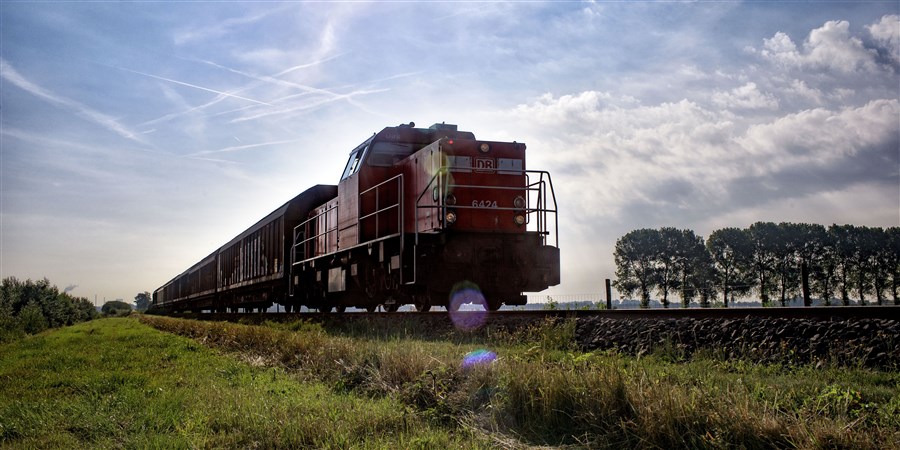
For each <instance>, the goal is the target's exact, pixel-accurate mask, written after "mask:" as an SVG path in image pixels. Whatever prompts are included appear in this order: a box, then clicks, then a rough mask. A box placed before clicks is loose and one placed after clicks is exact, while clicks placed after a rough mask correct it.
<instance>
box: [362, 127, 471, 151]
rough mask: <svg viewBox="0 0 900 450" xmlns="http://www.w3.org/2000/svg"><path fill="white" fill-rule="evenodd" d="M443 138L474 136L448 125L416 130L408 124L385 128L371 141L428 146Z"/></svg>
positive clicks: (467, 137) (468, 137)
mask: <svg viewBox="0 0 900 450" xmlns="http://www.w3.org/2000/svg"><path fill="white" fill-rule="evenodd" d="M443 137H450V138H454V139H475V134H474V133H472V132H471V131H459V130H458V128H457V126H456V125H453V124H449V123H436V124H434V125H432V126H430V127H428V128H416V124H415V123H414V122H410V123H408V124H400V125H398V126H396V127H386V128H384V129H383V130H381V131H380V132H378V133H375V136H374V137H373V140H375V141H389V142H410V143H418V144H422V145H428V144H430V143H432V142H434V141H436V140H438V139H440V138H443Z"/></svg>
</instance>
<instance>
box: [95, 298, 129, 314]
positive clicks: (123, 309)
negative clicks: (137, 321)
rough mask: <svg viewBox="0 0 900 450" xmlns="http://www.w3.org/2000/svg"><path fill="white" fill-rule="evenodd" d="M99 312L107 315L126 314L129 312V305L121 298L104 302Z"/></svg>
mask: <svg viewBox="0 0 900 450" xmlns="http://www.w3.org/2000/svg"><path fill="white" fill-rule="evenodd" d="M100 312H102V313H103V314H106V315H107V316H127V315H129V314H131V305H130V304H128V303H125V302H123V301H121V300H113V301H110V302H106V303H104V304H103V307H102V308H100Z"/></svg>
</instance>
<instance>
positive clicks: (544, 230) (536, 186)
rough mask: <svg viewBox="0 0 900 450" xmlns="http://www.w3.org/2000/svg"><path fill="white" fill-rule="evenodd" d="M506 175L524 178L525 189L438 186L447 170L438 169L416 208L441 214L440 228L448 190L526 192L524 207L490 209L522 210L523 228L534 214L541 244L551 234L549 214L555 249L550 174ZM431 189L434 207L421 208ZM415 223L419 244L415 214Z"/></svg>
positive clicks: (553, 194) (555, 206)
mask: <svg viewBox="0 0 900 450" xmlns="http://www.w3.org/2000/svg"><path fill="white" fill-rule="evenodd" d="M504 172H506V173H510V172H512V173H518V174H522V175H525V186H524V187H523V186H491V185H472V184H453V183H446V182H444V183H442V181H444V180H445V179H446V178H447V177H446V176H445V175H446V174H447V173H449V167H447V166H442V167H441V168H440V169H439V170H436V171H435V174H434V175H433V176H432V177H431V180H429V182H428V184H427V185H425V188H424V189H423V190H422V192H421V193H420V194H419V196H418V197H417V198H416V209H417V210H418V209H435V210H439V212H440V213H441V214H439V216H438V217H439V219H438V220H439V222H440V223H441V224H442V225H440V227H441V228H443V227H444V225H443V217H444V215H445V214H446V209H447V207H448V205H446V204H445V203H444V199H445V198H446V193H447V192H448V191H450V190H451V189H456V188H462V189H483V190H517V191H525V192H526V197H527V198H526V205H525V208H515V207H512V208H510V207H496V208H491V209H494V210H500V211H523V212H524V213H525V218H526V226H527V225H528V224H530V223H531V215H532V214H534V215H535V217H536V222H537V223H536V224H535V226H536V228H537V230H536V231H537V232H538V233H540V234H541V235H542V236H543V243H544V245H547V244H548V238H549V236H550V235H551V232H550V230H549V226H550V221H549V217H548V215H549V214H553V233H552V235H553V241H552V244H553V245H555V246H557V247H558V246H559V215H558V204H557V202H556V192H555V191H554V189H553V181H552V178H551V177H550V173H549V172H547V171H545V170H507V169H504ZM531 174H536V175H538V177H537V181H534V182H531V181H530V178H531V177H530V175H531ZM434 188H437V189H438V190H439V191H438V192H439V195H438V199H437V203H436V204H434V205H422V204H421V203H422V198H423V197H424V196H425V194H427V193H428V192H429V191H432V190H433V189H434ZM532 194H534V197H535V198H534V206H532V204H533V202H532V198H531V197H532ZM452 207H453V209H460V210H463V209H483V208H481V207H477V206H468V205H461V204H459V205H452ZM415 223H416V230H415V231H416V240H415V242H416V243H418V241H419V228H420V226H419V220H418V215H417V217H416V220H415Z"/></svg>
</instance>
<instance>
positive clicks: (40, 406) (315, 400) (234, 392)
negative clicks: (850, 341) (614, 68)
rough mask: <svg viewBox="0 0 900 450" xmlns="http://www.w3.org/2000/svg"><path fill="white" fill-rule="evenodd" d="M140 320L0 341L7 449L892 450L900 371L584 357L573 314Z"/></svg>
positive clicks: (899, 436) (1, 432) (0, 419)
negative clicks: (474, 319) (565, 449)
mask: <svg viewBox="0 0 900 450" xmlns="http://www.w3.org/2000/svg"><path fill="white" fill-rule="evenodd" d="M139 320H140V322H139V321H138V319H135V318H127V319H103V320H99V321H93V322H89V323H85V324H81V325H77V326H73V327H68V328H64V329H62V330H57V331H53V332H45V333H43V334H40V335H37V336H33V337H29V338H25V339H23V340H20V341H17V342H14V343H9V344H6V345H3V346H0V447H8V448H112V447H115V448H123V447H124V448H187V447H190V448H196V447H199V448H354V447H355V448H446V447H457V448H484V447H496V446H502V447H507V446H513V447H518V446H529V445H538V446H542V445H550V446H557V445H563V446H571V447H585V448H854V449H855V448H900V373H898V372H885V371H875V370H869V369H861V368H846V367H838V366H827V365H826V366H823V367H819V368H816V367H813V366H782V365H761V364H753V363H750V362H747V361H744V360H728V359H722V358H718V357H716V356H715V355H712V354H710V355H700V356H695V357H694V358H693V359H684V358H683V357H681V356H679V355H677V354H672V353H671V352H668V351H666V350H665V348H663V349H662V350H660V351H658V352H656V353H654V354H651V355H647V356H644V357H640V358H635V357H630V356H624V355H618V354H615V353H611V352H593V353H583V352H580V351H578V350H577V349H576V348H574V346H573V344H572V339H571V338H572V335H573V333H574V327H573V322H571V321H566V320H562V321H552V322H546V323H538V324H534V325H532V326H529V327H526V328H523V329H519V330H506V329H493V328H491V327H487V328H485V329H482V330H480V331H478V332H448V331H446V330H440V331H436V330H435V329H432V328H426V329H424V330H423V329H422V327H421V326H418V327H417V326H416V324H415V323H413V322H411V321H410V322H405V321H404V320H398V321H397V322H394V323H392V324H381V325H378V326H367V325H365V324H362V325H361V324H356V325H352V326H351V327H350V328H348V327H347V326H346V325H334V326H325V327H323V326H322V325H319V324H313V323H307V322H294V323H277V324H264V325H242V324H230V323H208V322H199V321H192V320H183V319H172V318H165V317H151V316H144V317H141V318H140V319H139ZM147 325H152V326H153V327H154V328H157V329H158V330H164V331H166V332H167V333H162V332H160V331H157V330H154V329H152V328H150V327H149V326H147ZM477 349H488V350H491V351H493V352H495V353H496V355H497V358H496V359H495V360H494V361H493V362H491V363H486V364H483V365H480V366H476V367H465V366H464V365H463V364H462V361H463V357H464V356H465V355H466V354H467V353H468V352H471V351H473V350H477Z"/></svg>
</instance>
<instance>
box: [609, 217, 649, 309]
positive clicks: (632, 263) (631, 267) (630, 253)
mask: <svg viewBox="0 0 900 450" xmlns="http://www.w3.org/2000/svg"><path fill="white" fill-rule="evenodd" d="M659 247H660V237H659V231H657V230H652V229H647V228H644V229H640V230H634V231H631V232H629V233H628V234H626V235H625V236H622V237H621V238H619V240H617V241H616V247H615V251H614V253H613V256H614V259H615V261H616V278H617V279H616V281H615V286H616V289H618V290H619V292H624V293H626V294H627V295H632V294H634V292H635V291H637V292H639V293H640V295H641V307H642V308H647V307H649V306H650V292H651V291H652V290H653V288H654V287H656V285H657V279H658V277H657V269H656V264H655V261H656V255H657V254H658V252H659V250H658V249H659Z"/></svg>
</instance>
